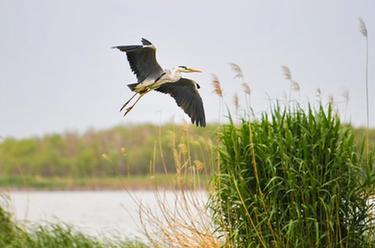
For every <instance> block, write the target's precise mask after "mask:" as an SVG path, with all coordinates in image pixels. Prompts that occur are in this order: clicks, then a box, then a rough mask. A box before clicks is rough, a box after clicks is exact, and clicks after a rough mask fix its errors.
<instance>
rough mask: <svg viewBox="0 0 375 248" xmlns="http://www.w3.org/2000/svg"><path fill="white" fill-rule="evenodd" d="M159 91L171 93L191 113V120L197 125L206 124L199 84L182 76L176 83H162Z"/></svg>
mask: <svg viewBox="0 0 375 248" xmlns="http://www.w3.org/2000/svg"><path fill="white" fill-rule="evenodd" d="M155 90H157V91H160V92H163V93H166V94H169V95H171V96H172V97H173V98H174V99H175V100H176V103H177V105H178V106H180V107H181V108H182V109H183V110H184V111H185V113H186V114H188V115H189V117H190V119H191V122H192V123H193V124H195V125H197V126H201V127H205V126H206V117H205V114H204V108H203V102H202V98H201V96H200V95H199V93H198V90H197V84H196V83H195V82H194V81H193V80H190V79H187V78H181V79H180V80H179V81H177V82H174V83H166V84H162V85H161V86H160V87H159V88H157V89H155Z"/></svg>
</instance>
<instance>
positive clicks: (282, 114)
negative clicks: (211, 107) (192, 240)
mask: <svg viewBox="0 0 375 248" xmlns="http://www.w3.org/2000/svg"><path fill="white" fill-rule="evenodd" d="M220 141H221V145H220V147H219V148H218V149H219V154H220V156H219V171H218V172H217V173H216V176H215V179H214V187H215V190H214V191H213V193H212V195H211V201H210V206H211V208H212V210H213V218H214V220H215V221H216V223H217V224H218V233H219V234H222V235H224V236H225V237H226V246H227V247H241V248H243V247H372V246H374V245H375V242H374V238H373V235H372V232H373V226H374V219H373V214H372V211H373V209H372V208H373V205H374V204H373V203H372V202H371V201H369V198H370V196H372V195H374V193H375V181H374V171H373V161H374V159H373V158H374V156H373V154H372V155H371V156H370V159H369V160H368V161H367V160H366V154H365V152H364V146H357V145H356V143H355V142H354V137H353V133H352V130H351V129H350V128H349V127H345V126H343V125H341V124H340V120H339V118H338V117H337V116H336V115H334V113H333V111H332V107H331V106H329V107H328V109H327V110H324V108H323V107H322V106H320V108H318V109H317V110H313V109H312V108H311V107H309V108H308V110H306V111H305V110H303V109H302V108H300V107H295V108H293V109H290V108H289V109H281V108H280V107H278V106H277V107H275V108H274V109H273V110H272V111H271V113H270V114H266V113H265V114H263V116H262V117H261V118H260V120H257V121H252V122H250V121H248V120H246V119H245V120H242V123H241V124H239V125H235V124H234V123H233V121H231V122H230V123H229V124H227V125H224V127H223V130H222V132H221V136H220Z"/></svg>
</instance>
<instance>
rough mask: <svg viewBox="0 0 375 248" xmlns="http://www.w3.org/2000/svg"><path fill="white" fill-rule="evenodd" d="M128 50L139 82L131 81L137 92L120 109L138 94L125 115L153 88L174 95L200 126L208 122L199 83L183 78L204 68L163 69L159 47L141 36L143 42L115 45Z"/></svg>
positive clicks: (130, 86)
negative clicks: (159, 59) (158, 52)
mask: <svg viewBox="0 0 375 248" xmlns="http://www.w3.org/2000/svg"><path fill="white" fill-rule="evenodd" d="M113 48H117V49H119V50H120V51H122V52H125V53H126V56H127V58H128V61H129V64H130V68H131V70H132V71H133V72H134V74H135V75H136V77H137V83H132V84H128V87H129V88H130V90H131V91H133V92H135V93H134V95H133V96H132V97H131V98H130V99H129V100H128V101H127V102H125V104H124V105H123V106H122V107H121V109H120V112H121V111H122V110H123V109H124V108H125V107H126V106H127V105H128V104H129V103H130V101H131V100H132V99H133V98H134V97H136V96H137V95H138V98H137V99H136V100H135V102H134V103H133V104H132V105H131V106H130V107H128V108H126V109H125V110H126V111H125V113H124V116H125V115H126V114H127V113H129V111H130V110H131V109H132V108H133V107H134V106H135V105H136V104H137V102H138V101H139V100H140V99H141V98H142V97H143V96H144V95H145V94H146V93H148V92H150V91H151V90H156V91H159V92H162V93H165V94H169V95H170V96H171V97H173V98H174V99H175V101H176V103H177V105H178V106H179V107H181V108H182V109H183V110H184V112H185V113H186V114H187V115H189V117H190V119H191V122H192V123H193V124H196V125H197V126H201V127H205V126H206V117H205V114H204V108H203V102H202V98H201V97H200V95H199V93H198V90H197V89H199V88H200V86H199V84H198V83H196V82H195V81H194V80H191V79H188V78H183V77H182V76H181V73H184V72H201V70H199V69H195V68H189V67H186V66H176V67H174V68H172V69H165V70H164V69H162V68H161V67H160V65H159V64H158V62H157V60H156V56H155V52H156V48H155V46H154V45H153V44H152V43H151V42H150V41H148V40H146V39H144V38H142V45H128V46H115V47H113Z"/></svg>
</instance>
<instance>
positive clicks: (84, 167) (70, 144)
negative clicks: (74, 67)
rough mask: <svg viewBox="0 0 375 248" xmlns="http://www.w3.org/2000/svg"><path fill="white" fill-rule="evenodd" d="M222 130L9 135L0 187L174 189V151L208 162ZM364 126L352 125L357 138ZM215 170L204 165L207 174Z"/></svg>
mask: <svg viewBox="0 0 375 248" xmlns="http://www.w3.org/2000/svg"><path fill="white" fill-rule="evenodd" d="M219 129H220V125H218V124H211V125H208V127H207V128H206V129H205V130H204V131H203V129H199V128H195V127H191V126H190V127H188V126H187V125H181V126H174V125H170V124H166V125H163V126H156V125H151V124H149V125H140V126H129V127H122V126H118V127H114V128H111V129H108V130H103V131H94V130H91V131H89V132H86V133H84V134H78V133H71V132H69V133H65V134H62V135H59V134H53V135H46V136H43V137H34V138H28V139H13V138H6V139H4V140H2V142H1V143H0V188H11V189H26V188H33V189H44V190H46V189H123V188H129V189H148V188H151V187H152V185H153V184H154V183H155V181H156V182H157V183H158V185H160V186H161V187H166V188H170V187H169V186H168V185H170V182H171V180H172V178H173V177H174V176H173V174H174V173H175V172H176V168H175V165H174V160H175V158H174V157H173V156H174V155H173V149H177V150H181V149H182V150H183V149H185V150H187V148H188V151H186V152H188V153H189V156H190V158H189V159H190V162H191V163H194V162H196V163H201V164H203V165H205V164H209V163H210V161H209V160H210V159H211V158H210V157H212V155H209V154H210V153H212V152H213V147H214V146H215V145H216V143H217V140H218V138H217V131H218V130H219ZM365 130H366V129H364V128H355V129H353V132H354V134H355V137H356V141H357V142H360V141H361V140H362V139H363V137H364V135H365V134H366V131H365ZM369 140H370V144H372V145H373V144H375V129H371V130H370V131H369ZM174 146H180V147H174ZM208 155H209V156H208ZM211 168H212V166H204V168H202V170H203V171H202V174H204V175H206V178H208V177H209V175H210V174H212V171H211ZM150 175H155V176H150Z"/></svg>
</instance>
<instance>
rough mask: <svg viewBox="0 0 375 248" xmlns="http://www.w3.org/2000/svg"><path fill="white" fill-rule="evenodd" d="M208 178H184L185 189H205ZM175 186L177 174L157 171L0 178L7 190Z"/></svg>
mask: <svg viewBox="0 0 375 248" xmlns="http://www.w3.org/2000/svg"><path fill="white" fill-rule="evenodd" d="M208 181H209V177H208V176H205V175H202V176H201V178H200V183H199V185H196V182H195V181H194V178H193V177H184V178H183V185H184V187H185V188H186V189H202V188H206V187H207V185H208ZM157 187H158V188H163V189H176V174H154V175H144V176H142V175H139V176H130V177H82V178H71V177H39V176H34V177H33V176H8V177H0V188H2V189H6V190H30V189H32V190H153V189H155V188H157Z"/></svg>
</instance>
